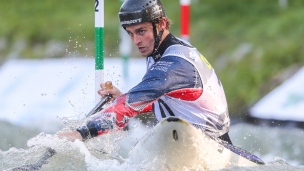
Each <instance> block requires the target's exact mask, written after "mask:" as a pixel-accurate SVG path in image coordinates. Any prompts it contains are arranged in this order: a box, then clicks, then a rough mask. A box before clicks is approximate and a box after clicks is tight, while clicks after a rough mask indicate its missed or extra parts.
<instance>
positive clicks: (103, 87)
mask: <svg viewBox="0 0 304 171" xmlns="http://www.w3.org/2000/svg"><path fill="white" fill-rule="evenodd" d="M100 87H101V89H100V90H98V94H99V95H100V96H101V97H102V98H103V97H104V96H105V95H108V94H111V95H112V98H111V99H110V101H113V100H115V99H116V98H117V97H119V96H121V95H122V93H121V92H120V90H119V89H118V88H116V87H115V86H113V88H112V89H107V88H106V85H105V83H101V84H100Z"/></svg>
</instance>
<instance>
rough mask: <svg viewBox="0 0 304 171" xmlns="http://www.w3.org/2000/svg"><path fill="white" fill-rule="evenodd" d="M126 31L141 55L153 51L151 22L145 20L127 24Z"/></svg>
mask: <svg viewBox="0 0 304 171" xmlns="http://www.w3.org/2000/svg"><path fill="white" fill-rule="evenodd" d="M126 31H127V33H128V34H129V35H130V38H131V39H132V41H133V43H134V44H135V45H136V46H137V48H138V50H139V52H140V53H141V55H142V56H145V57H146V56H148V55H150V54H151V53H152V52H153V48H154V42H155V40H154V36H153V26H152V23H150V22H146V23H141V24H136V25H131V26H127V27H126Z"/></svg>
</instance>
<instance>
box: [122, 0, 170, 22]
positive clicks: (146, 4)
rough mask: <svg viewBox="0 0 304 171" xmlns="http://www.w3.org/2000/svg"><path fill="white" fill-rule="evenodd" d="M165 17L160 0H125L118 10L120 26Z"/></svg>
mask: <svg viewBox="0 0 304 171" xmlns="http://www.w3.org/2000/svg"><path fill="white" fill-rule="evenodd" d="M161 17H166V13H165V9H164V6H163V5H162V3H161V2H160V0H125V1H124V3H123V4H122V6H121V8H120V11H119V20H120V25H121V26H122V27H126V26H129V25H133V24H139V23H144V22H153V20H155V19H157V18H161Z"/></svg>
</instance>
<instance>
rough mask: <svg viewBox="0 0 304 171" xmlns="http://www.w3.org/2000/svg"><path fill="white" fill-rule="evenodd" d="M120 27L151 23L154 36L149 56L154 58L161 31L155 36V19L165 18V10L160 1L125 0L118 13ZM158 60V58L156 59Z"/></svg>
mask: <svg viewBox="0 0 304 171" xmlns="http://www.w3.org/2000/svg"><path fill="white" fill-rule="evenodd" d="M118 15H119V20H120V25H121V26H122V27H123V28H126V26H130V25H134V24H140V23H144V22H152V26H153V34H154V39H155V43H154V48H153V52H152V53H151V54H150V55H149V56H153V58H156V52H157V48H158V46H159V44H160V41H161V37H162V35H163V32H164V31H163V30H160V31H159V33H158V34H157V30H156V25H155V22H154V21H155V19H157V18H162V17H166V12H165V8H164V6H163V5H162V3H161V1H160V0H125V1H124V3H123V4H122V6H121V8H120V11H119V14H118ZM157 58H158V57H157Z"/></svg>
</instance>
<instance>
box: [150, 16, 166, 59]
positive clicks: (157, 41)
mask: <svg viewBox="0 0 304 171" xmlns="http://www.w3.org/2000/svg"><path fill="white" fill-rule="evenodd" d="M152 26H153V35H154V40H155V42H154V48H153V52H152V53H151V55H149V56H152V57H153V58H154V60H156V59H158V58H159V57H160V56H159V55H157V54H156V52H157V49H158V46H159V44H160V41H161V38H162V35H163V33H164V30H160V31H159V33H158V34H157V29H156V25H155V23H154V22H152Z"/></svg>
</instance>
